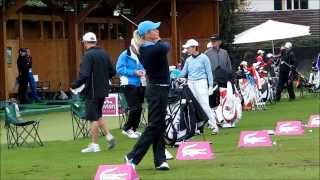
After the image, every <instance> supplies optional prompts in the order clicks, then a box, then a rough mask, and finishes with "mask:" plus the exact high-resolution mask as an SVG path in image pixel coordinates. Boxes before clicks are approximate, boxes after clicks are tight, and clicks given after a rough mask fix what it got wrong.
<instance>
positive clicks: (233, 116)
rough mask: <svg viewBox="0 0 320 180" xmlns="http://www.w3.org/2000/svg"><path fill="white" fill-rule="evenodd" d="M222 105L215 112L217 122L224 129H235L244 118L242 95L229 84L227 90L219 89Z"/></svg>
mask: <svg viewBox="0 0 320 180" xmlns="http://www.w3.org/2000/svg"><path fill="white" fill-rule="evenodd" d="M219 91H220V104H219V106H218V107H217V108H216V109H215V110H214V112H215V115H216V120H217V122H218V124H220V125H221V126H222V127H224V128H229V127H235V125H236V123H237V122H239V120H240V119H241V117H242V105H241V94H240V93H239V92H238V90H237V88H236V87H235V86H234V85H232V84H231V82H230V81H228V82H227V88H219Z"/></svg>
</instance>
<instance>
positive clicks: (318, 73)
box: [308, 53, 320, 92]
mask: <svg viewBox="0 0 320 180" xmlns="http://www.w3.org/2000/svg"><path fill="white" fill-rule="evenodd" d="M308 83H309V85H310V90H311V91H314V92H316V91H318V92H320V53H319V55H318V58H317V60H316V61H314V62H313V64H312V69H311V72H310V75H309V81H308Z"/></svg>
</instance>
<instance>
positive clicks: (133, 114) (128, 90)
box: [116, 38, 146, 138]
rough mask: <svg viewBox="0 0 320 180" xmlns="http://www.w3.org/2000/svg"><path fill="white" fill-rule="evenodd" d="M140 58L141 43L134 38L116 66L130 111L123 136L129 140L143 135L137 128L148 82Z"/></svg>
mask: <svg viewBox="0 0 320 180" xmlns="http://www.w3.org/2000/svg"><path fill="white" fill-rule="evenodd" d="M139 56H140V55H139V41H138V40H137V39H136V38H132V40H131V44H130V46H129V47H128V49H126V50H124V51H123V52H122V53H121V54H120V56H119V58H118V61H117V65H116V70H117V74H118V75H120V85H121V87H122V90H123V93H124V96H125V99H126V101H127V103H128V106H129V109H130V111H129V117H128V121H127V122H126V123H125V124H124V126H123V130H122V134H124V135H127V136H128V137H129V138H139V136H140V135H141V133H139V132H138V131H137V128H138V126H139V123H140V119H141V113H142V104H143V101H144V90H145V86H146V81H145V70H144V68H143V66H142V64H141V63H140V61H139Z"/></svg>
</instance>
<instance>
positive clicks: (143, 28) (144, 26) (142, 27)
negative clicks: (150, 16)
mask: <svg viewBox="0 0 320 180" xmlns="http://www.w3.org/2000/svg"><path fill="white" fill-rule="evenodd" d="M160 24H161V22H157V23H155V22H152V21H142V22H141V23H139V25H138V32H139V35H140V36H144V35H145V34H146V33H147V32H148V31H151V30H154V29H158V28H159V27H160Z"/></svg>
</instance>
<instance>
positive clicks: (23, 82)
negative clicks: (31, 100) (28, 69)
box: [18, 74, 28, 104]
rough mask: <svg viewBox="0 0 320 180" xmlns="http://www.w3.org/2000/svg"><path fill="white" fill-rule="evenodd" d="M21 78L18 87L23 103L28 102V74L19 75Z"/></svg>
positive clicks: (19, 96) (20, 99)
mask: <svg viewBox="0 0 320 180" xmlns="http://www.w3.org/2000/svg"><path fill="white" fill-rule="evenodd" d="M18 80H19V89H18V98H19V101H20V103H21V104H25V103H28V96H27V90H28V74H21V75H19V77H18Z"/></svg>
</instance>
